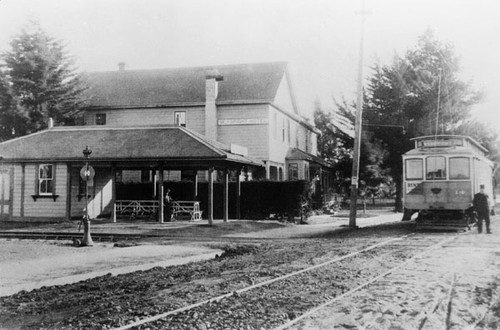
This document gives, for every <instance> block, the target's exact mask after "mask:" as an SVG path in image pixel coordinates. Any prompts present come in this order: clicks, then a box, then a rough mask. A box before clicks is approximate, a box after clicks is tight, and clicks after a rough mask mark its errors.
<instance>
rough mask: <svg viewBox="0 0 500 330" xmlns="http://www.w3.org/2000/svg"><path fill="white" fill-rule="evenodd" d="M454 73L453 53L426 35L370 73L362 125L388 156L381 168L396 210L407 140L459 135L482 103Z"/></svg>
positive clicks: (399, 203)
mask: <svg viewBox="0 0 500 330" xmlns="http://www.w3.org/2000/svg"><path fill="white" fill-rule="evenodd" d="M459 69H460V66H459V59H458V57H457V56H455V55H454V51H453V48H452V47H451V46H450V45H446V44H443V43H441V42H439V41H437V40H436V39H435V37H434V34H433V33H432V31H430V30H428V31H426V32H425V33H424V34H423V35H422V36H421V37H420V38H419V40H418V44H417V47H416V49H414V50H409V51H407V53H406V54H405V56H404V57H402V58H400V57H396V58H395V59H394V61H393V63H392V64H391V65H389V66H379V65H375V66H374V68H373V74H372V76H371V77H370V78H369V83H368V87H367V91H366V97H365V100H366V102H365V104H364V112H363V115H364V118H363V120H364V122H365V123H367V126H366V128H367V129H368V130H369V131H370V132H371V133H372V134H371V136H372V137H376V139H378V140H379V141H378V142H377V143H379V144H380V143H381V144H382V145H383V146H384V148H385V150H387V152H388V157H387V158H386V160H385V161H384V164H383V167H385V168H386V169H387V173H390V174H391V175H392V176H393V178H394V181H395V183H396V187H397V198H396V209H397V210H399V211H401V210H402V200H401V197H402V191H401V185H402V160H401V155H402V154H403V153H404V152H406V151H408V150H409V149H411V148H412V143H411V141H410V140H409V139H410V138H412V137H416V136H422V135H433V134H460V133H462V132H463V131H462V130H463V129H464V127H466V126H467V125H468V124H467V123H468V122H470V118H471V114H470V110H471V106H472V105H473V104H475V103H477V102H479V101H480V99H481V93H479V92H477V91H475V90H473V89H472V87H471V85H470V83H465V82H463V81H461V80H460V79H459V76H458V74H459ZM363 128H365V127H363Z"/></svg>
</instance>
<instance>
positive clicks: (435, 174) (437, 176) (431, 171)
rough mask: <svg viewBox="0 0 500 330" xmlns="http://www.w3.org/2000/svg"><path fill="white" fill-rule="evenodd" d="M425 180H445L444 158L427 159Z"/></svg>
mask: <svg viewBox="0 0 500 330" xmlns="http://www.w3.org/2000/svg"><path fill="white" fill-rule="evenodd" d="M426 168H427V173H426V178H427V180H446V158H444V157H441V156H432V157H427V161H426Z"/></svg>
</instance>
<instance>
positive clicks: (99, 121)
mask: <svg viewBox="0 0 500 330" xmlns="http://www.w3.org/2000/svg"><path fill="white" fill-rule="evenodd" d="M106 117H107V116H106V113H105V112H98V113H96V114H95V124H96V125H99V126H102V125H106V122H107V118H106Z"/></svg>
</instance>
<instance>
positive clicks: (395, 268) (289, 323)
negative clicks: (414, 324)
mask: <svg viewBox="0 0 500 330" xmlns="http://www.w3.org/2000/svg"><path fill="white" fill-rule="evenodd" d="M457 237H458V235H456V236H454V237H451V238H446V239H444V240H442V241H440V242H438V243H436V244H433V245H431V246H430V247H428V248H426V249H425V250H424V251H423V252H421V253H418V254H416V255H414V256H412V257H411V258H408V259H406V260H405V261H403V262H402V263H400V264H399V265H397V266H395V267H393V268H391V269H389V270H388V271H386V272H385V273H383V274H381V275H378V276H375V277H373V278H371V279H370V280H368V281H366V282H365V283H363V284H360V285H358V286H357V287H355V288H354V289H352V290H350V291H347V292H345V293H343V294H341V295H339V296H337V297H335V298H333V299H331V300H329V301H326V302H325V303H323V304H321V305H319V306H317V307H315V308H313V309H311V310H309V311H307V312H306V313H304V314H302V315H301V316H299V317H297V318H295V319H293V320H291V321H289V322H287V323H285V324H282V325H281V326H279V327H276V328H274V329H273V330H285V329H286V328H288V327H290V326H292V325H294V324H295V323H297V322H299V321H301V320H303V319H305V318H306V317H309V316H311V315H312V314H314V313H316V312H317V311H319V310H321V309H323V308H325V307H327V306H329V305H331V304H332V303H334V302H336V301H338V300H341V299H343V298H345V297H347V296H349V295H351V294H353V293H355V292H357V291H359V290H361V289H363V288H365V287H367V286H368V285H370V284H372V283H374V282H376V281H378V280H380V279H382V278H384V277H386V276H387V275H389V274H391V273H393V272H394V271H395V270H398V269H399V268H401V267H403V266H404V265H406V264H408V263H410V262H412V261H413V260H415V259H417V258H420V257H422V256H424V255H426V254H427V253H429V252H431V251H432V250H434V249H436V248H438V247H441V246H443V245H444V244H446V243H447V242H448V241H450V242H451V241H453V240H455V239H456V238H457Z"/></svg>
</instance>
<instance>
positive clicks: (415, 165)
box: [406, 159, 424, 180]
mask: <svg viewBox="0 0 500 330" xmlns="http://www.w3.org/2000/svg"><path fill="white" fill-rule="evenodd" d="M423 173H424V162H423V160H422V159H407V160H406V180H422V179H423Z"/></svg>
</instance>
